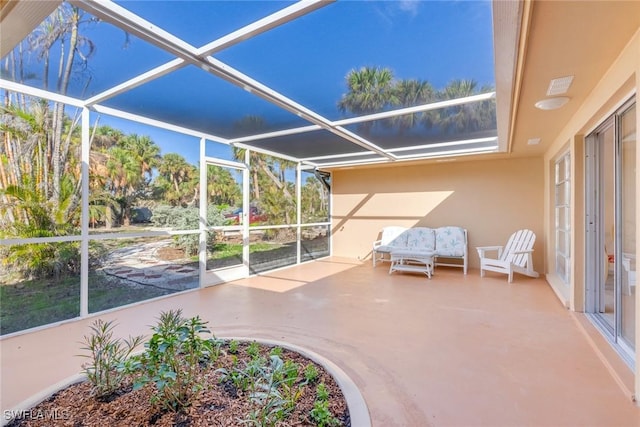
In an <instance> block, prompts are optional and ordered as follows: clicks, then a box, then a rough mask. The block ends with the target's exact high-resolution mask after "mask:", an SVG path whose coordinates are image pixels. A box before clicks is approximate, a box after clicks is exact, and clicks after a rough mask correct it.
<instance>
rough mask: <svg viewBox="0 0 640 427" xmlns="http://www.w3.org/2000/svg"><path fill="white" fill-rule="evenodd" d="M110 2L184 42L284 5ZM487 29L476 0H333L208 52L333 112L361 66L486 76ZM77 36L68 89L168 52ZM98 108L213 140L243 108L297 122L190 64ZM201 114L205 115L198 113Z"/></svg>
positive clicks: (190, 151) (102, 33)
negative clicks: (87, 52)
mask: <svg viewBox="0 0 640 427" xmlns="http://www.w3.org/2000/svg"><path fill="white" fill-rule="evenodd" d="M118 3H119V4H120V5H121V6H123V7H125V8H127V9H129V10H130V11H132V12H134V13H136V14H139V15H140V16H142V17H143V18H145V19H146V20H148V21H150V22H151V23H153V24H154V25H156V26H158V27H160V28H162V29H164V30H166V31H168V32H170V33H172V34H174V35H176V36H178V37H181V38H183V39H184V40H185V41H187V42H188V43H190V44H192V45H193V46H196V47H200V46H202V45H204V44H206V43H208V42H210V41H212V40H215V39H216V38H218V37H220V36H223V35H224V34H227V33H229V32H231V31H234V30H236V29H238V28H240V27H242V26H244V25H247V24H249V23H250V22H253V21H255V20H257V19H260V18H261V17H263V16H266V15H268V14H270V13H273V12H275V11H277V10H279V9H282V8H284V7H286V6H287V5H289V4H291V2H281V1H210V0H202V1H177V0H175V1H157V0H147V1H121V2H118ZM491 31H492V25H491V3H490V1H488V0H483V1H479V0H476V1H403V0H400V1H338V2H336V3H333V4H330V5H328V6H326V7H323V8H320V9H319V10H317V11H315V12H312V13H311V14H309V15H307V16H304V17H302V18H300V19H297V20H295V21H292V22H289V23H287V24H285V25H283V26H281V27H278V28H275V29H272V30H270V31H268V32H266V33H264V34H262V35H260V36H258V37H256V38H253V39H251V40H248V41H245V42H243V43H241V44H239V45H236V46H233V47H231V48H229V49H227V50H225V51H223V52H220V53H219V54H217V55H216V58H217V59H219V60H221V61H223V62H225V63H227V64H229V65H230V66H232V67H234V68H236V69H238V70H239V71H241V72H243V73H245V74H248V75H250V76H251V77H252V78H254V79H256V80H258V81H259V82H261V83H263V84H266V85H269V86H270V87H272V88H273V89H274V90H276V91H278V92H280V93H281V94H284V95H285V96H287V97H289V98H292V99H293V100H295V101H297V102H298V103H300V104H302V105H304V106H306V107H308V108H311V109H313V110H315V111H316V112H318V113H320V114H322V115H324V116H326V117H327V118H329V119H339V118H341V117H343V116H342V115H341V113H340V112H339V111H338V109H337V107H336V104H337V101H338V100H339V99H340V97H341V96H342V94H343V93H344V92H345V91H346V85H345V76H346V75H347V73H348V72H349V71H350V70H351V69H356V68H360V67H363V66H381V67H388V68H390V69H391V70H392V71H393V73H394V75H395V77H396V78H398V79H420V80H427V81H429V82H430V83H431V84H432V85H433V86H434V87H436V88H442V87H444V86H445V85H446V84H447V83H448V82H449V81H451V80H452V79H455V78H465V79H473V80H476V81H477V82H478V83H479V85H494V72H493V51H492V34H491ZM84 33H85V34H86V35H87V37H88V38H90V39H91V40H92V41H93V42H94V43H95V46H96V50H95V53H94V55H93V56H92V57H91V59H90V61H89V68H88V72H89V73H90V74H91V84H90V86H89V87H88V91H87V92H85V93H84V95H83V93H82V88H83V87H84V83H83V80H82V79H77V81H76V82H75V83H77V84H76V85H75V87H74V82H72V87H71V88H70V90H69V94H70V95H72V96H77V97H82V96H87V97H88V96H90V95H93V94H95V93H99V92H101V91H103V90H105V89H107V88H109V87H111V86H113V85H116V84H118V83H121V82H123V81H126V80H127V79H130V78H132V77H134V76H135V75H137V74H139V73H142V72H145V71H147V70H150V69H152V68H153V67H155V66H158V65H160V64H163V63H165V62H167V61H169V60H171V59H173V58H172V57H171V56H169V55H168V54H166V53H164V52H162V51H161V50H160V49H158V48H155V47H154V46H151V45H149V44H147V43H145V42H143V41H142V40H139V39H137V38H135V37H129V38H127V36H126V35H125V33H124V32H123V31H122V30H120V29H117V28H115V27H113V26H111V25H109V24H106V23H98V24H92V25H91V26H90V27H88V28H87V29H86V30H85V32H84ZM52 68H55V67H52ZM52 72H53V71H52ZM33 84H35V85H37V82H34V83H33ZM105 105H108V106H112V107H115V108H121V109H127V110H130V111H132V112H134V113H137V114H142V115H155V117H154V118H157V119H161V120H165V121H173V122H175V123H181V124H182V125H183V126H186V127H195V128H199V129H201V130H206V131H209V132H210V133H214V134H219V135H222V136H225V137H230V136H232V135H231V133H232V130H233V123H234V122H237V121H238V120H239V119H241V118H242V117H243V116H246V115H259V116H261V117H263V118H265V120H266V121H267V122H268V124H269V125H270V126H271V128H272V129H284V128H288V127H292V126H300V125H304V124H307V123H306V122H304V121H302V120H301V119H300V118H298V117H297V116H295V115H293V114H291V113H288V112H286V111H283V110H280V109H279V108H277V107H274V106H272V105H270V104H268V103H267V102H266V101H263V100H262V99H259V98H257V97H255V96H253V95H251V94H248V93H247V92H245V91H243V90H242V89H239V88H237V87H234V86H232V85H230V84H228V83H226V82H221V81H220V80H219V79H217V78H214V77H213V76H211V75H209V74H207V73H205V72H204V71H202V70H199V69H196V68H195V67H192V68H186V69H183V70H180V71H178V72H176V73H175V74H174V75H169V76H166V77H163V78H161V79H158V80H157V81H153V82H150V83H148V84H146V85H143V86H141V87H139V88H136V89H134V90H133V91H131V93H129V94H123V95H119V96H117V97H115V98H113V99H111V100H108V101H107V102H105ZM203 111H206V112H207V113H208V115H207V116H202V115H201V113H202V112H203ZM101 123H103V124H111V125H112V126H114V127H118V128H120V129H121V130H123V131H125V132H127V133H138V134H145V135H149V136H151V137H152V139H153V140H154V141H155V142H156V143H157V144H159V145H160V146H161V148H162V151H163V153H167V152H176V151H178V152H179V153H180V154H182V155H184V156H185V157H186V158H187V159H188V160H190V161H192V162H193V161H194V160H195V159H197V157H198V141H197V140H196V139H195V138H192V137H184V136H182V135H177V134H174V133H172V132H166V131H162V130H158V129H153V128H150V127H147V126H141V125H138V124H134V123H130V122H126V121H123V120H117V119H113V118H110V117H106V116H102V117H101ZM176 147H180V148H179V149H178V150H176V149H175V148H176ZM210 154H212V155H216V154H217V153H216V152H210ZM220 155H222V156H226V157H228V155H227V154H224V153H222V152H221V153H220Z"/></svg>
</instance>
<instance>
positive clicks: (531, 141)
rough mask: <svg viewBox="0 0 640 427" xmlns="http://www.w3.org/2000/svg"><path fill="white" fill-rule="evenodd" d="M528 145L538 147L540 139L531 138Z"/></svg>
mask: <svg viewBox="0 0 640 427" xmlns="http://www.w3.org/2000/svg"><path fill="white" fill-rule="evenodd" d="M527 144H528V145H538V144H540V138H531V139H530V140H528V141H527Z"/></svg>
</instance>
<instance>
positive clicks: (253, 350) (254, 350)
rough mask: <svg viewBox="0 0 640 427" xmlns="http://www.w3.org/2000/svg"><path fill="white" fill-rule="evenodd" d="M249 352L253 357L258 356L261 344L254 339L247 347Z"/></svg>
mask: <svg viewBox="0 0 640 427" xmlns="http://www.w3.org/2000/svg"><path fill="white" fill-rule="evenodd" d="M247 354H248V355H249V356H251V358H252V359H255V358H257V357H258V356H259V355H260V345H258V343H257V342H255V341H253V342H252V343H251V344H249V346H248V347H247Z"/></svg>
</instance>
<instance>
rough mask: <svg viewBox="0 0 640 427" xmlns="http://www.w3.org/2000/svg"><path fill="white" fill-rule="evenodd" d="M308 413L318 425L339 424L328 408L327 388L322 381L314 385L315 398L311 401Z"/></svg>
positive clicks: (332, 425) (320, 426)
mask: <svg viewBox="0 0 640 427" xmlns="http://www.w3.org/2000/svg"><path fill="white" fill-rule="evenodd" d="M309 415H310V416H311V419H312V420H313V422H314V423H315V424H316V425H317V426H319V427H334V426H339V425H340V424H341V423H340V420H339V419H337V418H336V417H334V416H333V414H332V413H331V411H330V410H329V390H327V387H326V386H325V385H324V383H320V384H318V386H317V387H316V400H315V402H313V409H312V410H311V413H310V414H309Z"/></svg>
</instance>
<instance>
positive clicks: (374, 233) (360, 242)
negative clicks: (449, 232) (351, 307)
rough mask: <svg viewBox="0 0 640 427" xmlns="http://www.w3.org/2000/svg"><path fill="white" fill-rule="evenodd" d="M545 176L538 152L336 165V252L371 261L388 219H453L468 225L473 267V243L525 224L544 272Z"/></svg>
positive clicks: (496, 239) (432, 223)
mask: <svg viewBox="0 0 640 427" xmlns="http://www.w3.org/2000/svg"><path fill="white" fill-rule="evenodd" d="M543 182H544V178H543V163H542V159H541V158H514V159H501V160H475V161H457V162H443V163H429V164H422V165H409V164H398V165H393V166H389V167H380V166H378V167H376V168H354V169H342V170H335V171H333V174H332V238H333V240H332V252H333V255H337V256H345V257H351V258H359V259H370V258H371V249H372V242H373V241H374V240H376V239H377V238H378V235H379V233H380V230H381V229H382V227H385V226H388V225H402V226H407V227H413V226H425V227H440V226H444V225H457V226H461V227H464V228H466V229H467V230H468V234H469V236H468V238H469V266H470V267H471V268H478V267H479V259H478V255H477V252H476V250H475V247H476V246H485V245H502V244H505V243H506V241H507V239H508V238H509V236H510V235H511V233H513V232H514V231H515V230H518V229H521V228H529V229H531V230H533V231H534V232H535V233H536V235H537V240H536V244H535V247H534V249H535V252H534V267H535V269H536V271H538V272H539V273H541V274H544V271H545V269H544V259H543V254H544V246H545V241H544V238H543V235H544V234H543V222H542V219H543V204H542V202H543V189H542V186H543ZM471 274H474V273H473V272H471ZM488 274H492V273H488Z"/></svg>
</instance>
